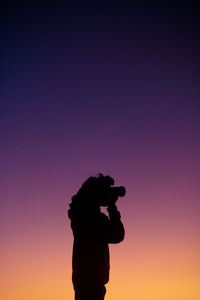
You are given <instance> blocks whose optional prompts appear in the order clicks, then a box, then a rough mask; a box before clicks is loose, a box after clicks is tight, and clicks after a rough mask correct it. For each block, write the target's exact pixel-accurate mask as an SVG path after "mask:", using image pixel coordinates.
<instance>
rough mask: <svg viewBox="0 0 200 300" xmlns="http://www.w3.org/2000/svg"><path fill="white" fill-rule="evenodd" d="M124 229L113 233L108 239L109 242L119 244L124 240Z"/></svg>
mask: <svg viewBox="0 0 200 300" xmlns="http://www.w3.org/2000/svg"><path fill="white" fill-rule="evenodd" d="M124 237H125V231H124V229H123V230H121V231H120V232H118V233H117V234H115V235H113V236H112V238H111V239H110V240H109V243H110V244H119V243H121V242H122V241H123V240H124Z"/></svg>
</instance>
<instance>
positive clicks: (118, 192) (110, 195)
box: [100, 186, 126, 206]
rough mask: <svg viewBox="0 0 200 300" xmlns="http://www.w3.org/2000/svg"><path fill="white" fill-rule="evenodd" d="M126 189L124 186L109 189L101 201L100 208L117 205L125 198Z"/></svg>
mask: <svg viewBox="0 0 200 300" xmlns="http://www.w3.org/2000/svg"><path fill="white" fill-rule="evenodd" d="M125 194H126V189H125V187H124V186H117V187H109V188H108V189H106V192H105V194H104V196H103V197H102V199H101V201H100V206H109V205H111V204H115V202H116V201H117V200H118V198H119V197H124V196H125Z"/></svg>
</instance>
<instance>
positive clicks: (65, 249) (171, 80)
mask: <svg viewBox="0 0 200 300" xmlns="http://www.w3.org/2000/svg"><path fill="white" fill-rule="evenodd" d="M4 2H5V3H4V4H3V9H2V13H3V18H1V19H2V20H3V26H2V43H1V44H2V46H1V70H2V71H1V108H0V124H1V126H0V128H1V148H0V158H1V202H0V238H1V246H0V252H1V255H0V257H1V258H0V260H1V271H0V281H1V284H2V288H1V294H2V295H1V299H3V300H36V299H37V300H66V299H73V288H72V283H71V253H72V243H73V238H72V232H71V229H70V223H69V220H68V219H67V214H66V212H67V207H68V204H69V202H70V198H71V196H72V195H73V194H75V193H76V192H77V189H78V188H79V187H80V185H81V184H82V183H83V181H84V180H86V179H87V178H88V177H89V176H91V175H95V174H97V173H98V172H102V173H104V174H109V175H111V176H113V177H114V178H115V182H116V184H118V185H125V186H126V188H127V196H126V197H125V198H122V199H119V200H118V207H119V209H120V211H121V215H122V220H123V223H124V226H125V229H126V238H125V240H124V242H123V243H121V244H119V245H111V246H110V252H111V274H110V282H109V283H108V285H107V295H106V299H107V300H122V299H125V300H199V299H200V290H199V286H200V271H199V270H200V269H199V264H200V260H199V258H200V257H199V253H200V240H199V233H200V220H199V210H200V203H199V196H200V188H199V175H200V174H199V170H200V160H199V158H200V142H199V127H200V122H199V99H200V82H199V81H200V80H199V78H200V72H199V70H200V69H199V67H200V63H199V62H200V61H199V53H200V40H199V32H198V26H199V20H200V11H199V8H200V6H199V4H197V1H173V2H172V1H171V2H170V1H169V2H168V1H166V2H165V4H162V5H161V4H160V5H158V4H153V2H151V1H150V2H151V3H150V4H148V5H147V4H146V3H145V2H144V1H138V2H139V3H135V4H132V5H130V4H129V5H128V4H126V2H125V1H124V2H123V4H119V5H117V4H116V3H114V2H113V3H112V2H109V4H108V1H107V2H105V3H104V2H102V1H100V2H96V4H94V1H93V2H91V4H87V5H86V4H81V5H80V4H78V3H76V4H74V5H69V4H68V3H67V2H68V1H62V2H61V1H56V4H55V3H54V4H52V5H51V4H46V5H45V4H43V3H44V2H43V3H41V4H31V2H29V1H28V4H23V5H22V4H21V5H19V4H18V5H14V4H6V1H4ZM83 2H84V1H83ZM182 2H184V3H182ZM87 3H89V2H87Z"/></svg>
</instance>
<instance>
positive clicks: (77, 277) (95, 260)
mask: <svg viewBox="0 0 200 300" xmlns="http://www.w3.org/2000/svg"><path fill="white" fill-rule="evenodd" d="M113 184H114V180H113V179H112V178H111V177H110V176H103V175H102V174H100V175H99V176H98V177H90V178H88V179H87V180H86V181H85V182H84V183H83V185H82V186H81V188H80V190H79V191H78V193H77V194H76V195H74V196H73V197H72V202H71V204H70V209H69V211H68V215H69V218H70V219H71V228H72V231H73V235H74V245H73V257H72V269H73V271H72V282H73V286H74V290H75V300H103V299H104V296H105V293H106V288H105V284H106V283H107V282H108V280H109V268H110V266H109V248H108V244H109V243H114V244H115V243H120V242H121V241H122V240H123V239H124V227H123V224H122V222H121V220H120V213H119V211H118V210H117V207H116V205H115V202H116V201H117V199H118V196H124V195H125V188H124V187H111V185H113ZM100 206H107V211H108V214H109V217H107V216H106V215H105V214H103V213H102V212H101V211H100Z"/></svg>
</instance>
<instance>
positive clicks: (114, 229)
mask: <svg viewBox="0 0 200 300" xmlns="http://www.w3.org/2000/svg"><path fill="white" fill-rule="evenodd" d="M107 211H108V213H109V222H108V243H111V244H117V243H120V242H122V241H123V239H124V236H125V230H124V226H123V224H122V222H121V215H120V212H119V211H118V210H117V207H116V205H115V204H112V205H110V206H108V208H107Z"/></svg>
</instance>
